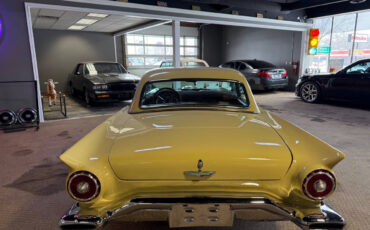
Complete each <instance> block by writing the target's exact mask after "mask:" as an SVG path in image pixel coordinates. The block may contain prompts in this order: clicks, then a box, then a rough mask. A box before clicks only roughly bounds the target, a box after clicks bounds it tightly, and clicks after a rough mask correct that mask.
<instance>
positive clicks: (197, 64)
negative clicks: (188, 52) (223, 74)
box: [184, 61, 206, 67]
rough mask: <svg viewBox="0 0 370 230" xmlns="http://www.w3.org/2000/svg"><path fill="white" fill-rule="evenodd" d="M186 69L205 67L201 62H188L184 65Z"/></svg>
mask: <svg viewBox="0 0 370 230" xmlns="http://www.w3.org/2000/svg"><path fill="white" fill-rule="evenodd" d="M184 65H185V66H188V67H205V66H206V65H205V64H204V63H203V62H195V61H188V62H185V63H184Z"/></svg>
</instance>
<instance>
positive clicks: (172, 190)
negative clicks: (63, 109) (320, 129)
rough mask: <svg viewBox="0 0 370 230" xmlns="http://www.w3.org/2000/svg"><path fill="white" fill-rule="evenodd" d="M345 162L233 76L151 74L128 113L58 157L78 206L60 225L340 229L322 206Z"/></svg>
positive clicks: (194, 71) (339, 221)
mask: <svg viewBox="0 0 370 230" xmlns="http://www.w3.org/2000/svg"><path fill="white" fill-rule="evenodd" d="M344 157H345V155H344V154H343V153H342V152H340V151H339V150H337V149H335V148H333V147H331V146H329V145H328V144H326V143H324V142H322V141H321V140H319V139H317V138H316V137H314V136H312V135H310V134H309V133H307V132H305V131H303V130H302V129H300V128H298V127H296V126H294V125H293V124H291V123H289V122H287V121H285V120H283V119H281V118H280V117H278V116H276V115H274V114H272V113H270V112H268V111H265V110H263V109H261V108H259V106H258V105H257V103H256V101H255V99H254V97H253V94H252V92H251V90H250V87H249V85H248V83H247V81H246V79H245V77H244V76H243V75H242V74H241V73H239V72H237V71H234V70H231V69H219V68H191V69H189V68H166V69H155V70H152V71H149V72H147V73H146V74H145V75H144V76H143V78H142V80H141V81H140V83H139V86H138V88H137V91H136V92H135V96H134V99H133V101H132V104H131V106H130V107H126V108H123V109H122V110H121V111H119V112H118V113H116V114H115V115H114V116H112V117H111V118H109V119H108V120H106V121H105V122H104V123H103V124H101V125H99V126H98V127H97V128H95V129H94V130H93V131H91V132H90V133H89V134H88V135H87V136H85V137H84V138H82V139H81V140H80V141H79V142H77V143H76V144H75V145H74V146H72V147H71V148H70V149H69V150H67V151H66V152H65V153H64V154H62V155H61V156H60V159H61V160H62V161H63V162H64V163H65V164H66V165H67V166H68V167H69V169H70V171H69V175H68V178H67V180H66V188H67V192H68V193H69V195H70V196H71V197H72V198H73V199H74V200H76V201H77V202H78V203H76V204H75V205H73V206H72V208H71V209H70V210H68V211H67V213H66V214H65V215H64V216H63V217H62V218H61V219H60V221H59V225H60V226H61V227H62V228H63V227H69V226H71V225H73V226H79V227H91V226H92V227H97V228H99V227H101V226H103V225H104V224H106V223H107V222H110V221H123V222H124V221H168V223H169V226H170V227H193V226H232V225H233V222H234V220H235V219H242V220H257V221H281V220H287V221H292V222H294V223H295V224H297V225H298V226H300V227H301V228H302V229H312V228H315V229H326V228H342V227H343V226H344V225H345V221H344V219H343V218H342V217H341V216H340V215H339V214H338V213H337V212H335V211H334V210H333V209H332V208H331V207H329V206H328V205H327V204H325V203H324V202H323V199H325V198H326V197H328V196H329V195H331V194H332V193H333V191H334V190H335V187H336V178H335V176H334V173H333V170H332V168H333V167H334V166H335V165H336V164H337V163H338V162H340V161H341V160H342V159H344Z"/></svg>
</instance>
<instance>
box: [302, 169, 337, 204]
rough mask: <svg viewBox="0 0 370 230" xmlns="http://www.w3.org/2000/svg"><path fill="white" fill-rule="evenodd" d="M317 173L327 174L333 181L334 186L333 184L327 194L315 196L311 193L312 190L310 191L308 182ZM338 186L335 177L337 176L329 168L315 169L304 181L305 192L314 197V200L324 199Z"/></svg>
mask: <svg viewBox="0 0 370 230" xmlns="http://www.w3.org/2000/svg"><path fill="white" fill-rule="evenodd" d="M317 175H325V176H327V177H328V178H329V180H330V181H331V183H332V186H331V189H330V191H327V192H326V194H325V195H323V196H313V195H312V194H310V192H309V191H308V183H309V182H310V180H311V179H312V178H313V177H314V176H317ZM335 188H336V179H335V176H334V175H333V174H332V173H331V172H329V171H328V170H325V169H318V170H314V171H312V172H311V173H309V174H308V175H307V176H306V178H305V179H304V180H303V183H302V190H303V193H304V194H305V195H306V196H307V197H308V198H310V199H313V200H323V199H325V198H326V197H327V196H328V195H330V194H331V193H332V192H333V191H334V190H335Z"/></svg>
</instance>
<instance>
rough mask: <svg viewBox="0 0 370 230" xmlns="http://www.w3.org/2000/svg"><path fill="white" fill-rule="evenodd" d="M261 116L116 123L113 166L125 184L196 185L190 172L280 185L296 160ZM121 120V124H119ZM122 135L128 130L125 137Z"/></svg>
mask: <svg viewBox="0 0 370 230" xmlns="http://www.w3.org/2000/svg"><path fill="white" fill-rule="evenodd" d="M260 116H261V115H257V114H246V113H235V112H224V111H194V110H192V111H173V112H161V113H151V114H136V115H132V116H130V118H129V119H128V120H126V122H125V123H124V125H123V124H122V121H121V122H116V123H117V124H115V123H114V122H113V123H112V125H111V127H110V130H114V131H115V133H116V135H117V136H116V139H115V142H114V144H113V146H112V149H111V153H110V155H109V161H110V164H111V166H112V168H113V170H114V172H115V173H116V175H117V176H118V177H119V178H120V179H124V180H192V179H194V178H192V177H189V176H186V175H185V173H184V172H185V171H194V172H197V171H198V162H199V160H202V162H203V167H202V170H203V171H214V172H215V174H214V175H212V176H210V177H205V178H203V179H207V180H275V179H280V178H281V177H282V176H283V175H284V174H285V173H286V172H287V170H288V168H289V166H290V164H291V161H292V157H291V153H290V151H289V149H288V148H287V146H286V145H285V144H284V142H283V141H282V139H281V138H280V136H279V135H278V134H277V133H276V132H275V130H274V129H273V128H271V127H270V125H268V124H267V123H266V122H264V121H263V119H262V117H260ZM116 120H119V119H116ZM120 130H123V131H122V132H121V131H120Z"/></svg>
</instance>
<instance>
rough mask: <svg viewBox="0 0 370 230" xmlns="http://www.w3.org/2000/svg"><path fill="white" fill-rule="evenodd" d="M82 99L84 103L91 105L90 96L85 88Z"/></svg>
mask: <svg viewBox="0 0 370 230" xmlns="http://www.w3.org/2000/svg"><path fill="white" fill-rule="evenodd" d="M84 100H85V103H86V105H91V98H90V96H89V92H88V91H87V90H86V89H85V90H84Z"/></svg>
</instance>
